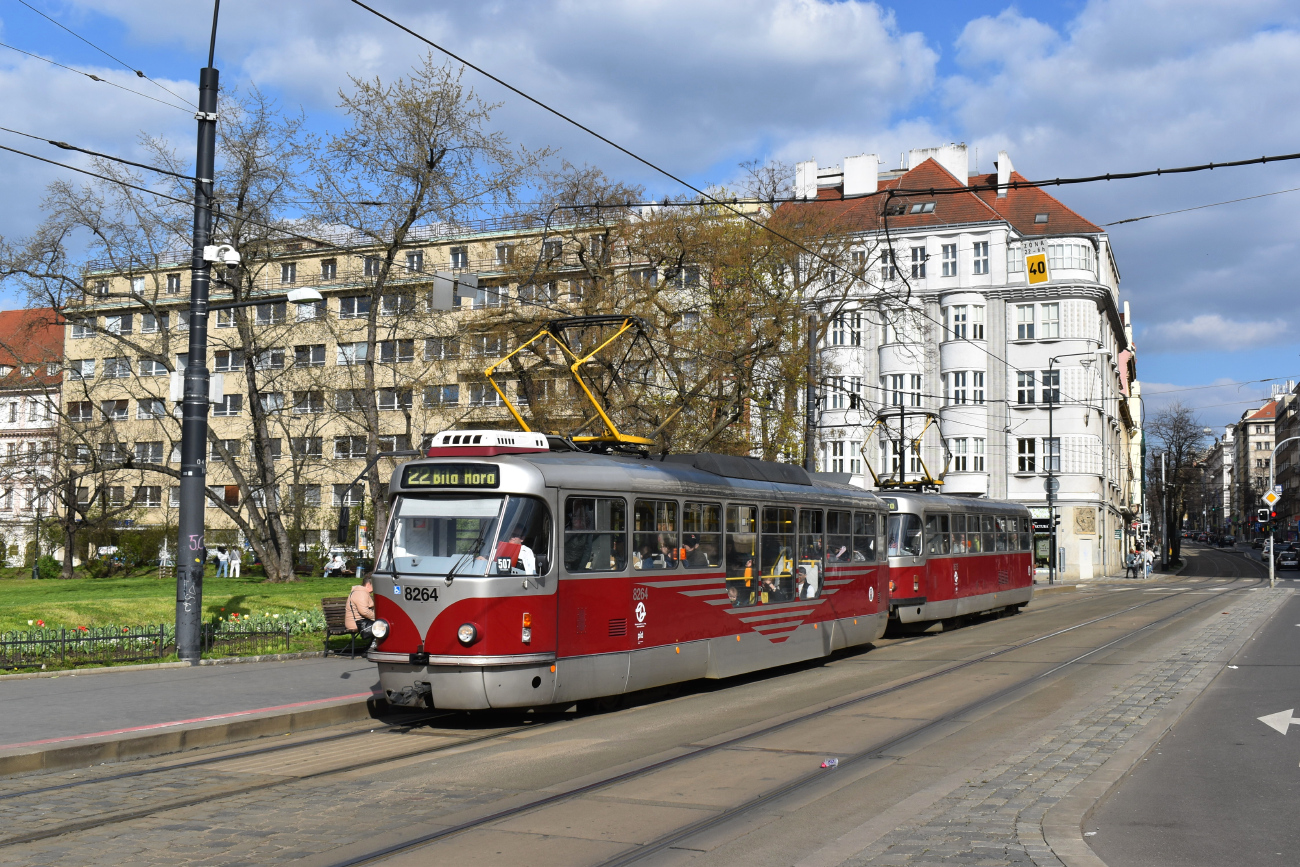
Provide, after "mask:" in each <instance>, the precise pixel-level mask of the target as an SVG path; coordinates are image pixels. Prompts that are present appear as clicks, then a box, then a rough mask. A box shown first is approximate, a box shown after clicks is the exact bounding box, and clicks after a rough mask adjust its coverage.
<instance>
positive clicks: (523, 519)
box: [377, 496, 551, 576]
mask: <svg viewBox="0 0 1300 867" xmlns="http://www.w3.org/2000/svg"><path fill="white" fill-rule="evenodd" d="M390 526H391V530H390V532H389V537H388V540H387V542H386V543H385V544H384V550H383V553H382V554H381V555H380V559H379V563H378V565H377V571H381V572H396V573H406V574H413V575H447V576H452V575H540V574H544V573H545V572H546V571H547V570H548V569H549V555H550V535H551V529H550V515H549V513H548V512H547V509H546V506H544V505H543V504H542V503H540V502H539V501H537V500H533V499H530V498H528V497H439V498H433V497H417V496H402V497H398V498H397V500H396V502H394V504H393V520H392V523H391V525H390Z"/></svg>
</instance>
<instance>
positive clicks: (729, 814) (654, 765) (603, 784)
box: [332, 578, 1262, 867]
mask: <svg viewBox="0 0 1300 867" xmlns="http://www.w3.org/2000/svg"><path fill="white" fill-rule="evenodd" d="M1253 583H1254V586H1258V585H1259V584H1260V583H1262V579H1258V578H1256V579H1255V580H1254V582H1253ZM1133 589H1144V588H1133ZM1171 589H1172V588H1171ZM1245 589H1248V588H1247V587H1238V586H1230V587H1227V588H1225V589H1224V590H1222V591H1219V592H1216V593H1213V594H1212V595H1209V596H1206V597H1204V598H1202V599H1198V600H1196V601H1195V602H1192V603H1191V604H1188V605H1185V606H1182V607H1181V608H1179V609H1178V610H1176V611H1174V612H1172V613H1170V614H1167V615H1164V616H1162V617H1159V618H1157V619H1155V620H1152V621H1150V622H1148V623H1145V624H1143V625H1141V626H1139V627H1137V628H1135V629H1132V630H1129V631H1127V632H1126V633H1125V634H1124V635H1121V636H1119V637H1117V638H1115V639H1112V640H1111V641H1108V642H1106V643H1104V644H1102V645H1100V646H1098V647H1094V648H1092V649H1090V650H1088V651H1086V652H1084V653H1081V654H1078V655H1076V656H1074V657H1073V658H1071V659H1069V660H1066V661H1064V662H1061V663H1059V664H1057V665H1054V666H1052V667H1051V668H1050V669H1048V670H1047V671H1044V672H1040V673H1038V674H1036V675H1033V676H1031V677H1028V678H1025V679H1023V680H1020V681H1018V682H1017V683H1014V684H1011V685H1009V686H1007V687H1005V688H1003V689H999V690H997V691H995V692H993V693H991V694H989V695H986V696H982V697H981V698H979V699H977V700H976V701H973V702H969V703H966V704H964V705H962V706H961V707H959V708H957V709H954V710H951V711H948V712H946V713H944V714H942V715H940V716H938V717H936V718H935V719H932V720H930V721H928V722H926V723H924V724H922V725H919V726H915V727H913V728H911V729H909V730H907V731H905V732H903V733H901V734H898V735H895V736H892V737H889V738H887V739H884V740H882V741H879V742H877V743H874V744H872V745H870V746H869V747H867V748H865V749H863V750H860V751H857V752H854V753H852V754H850V755H849V756H847V757H845V758H842V759H840V760H839V767H840V768H846V767H852V766H853V765H857V764H861V763H862V762H864V761H867V760H869V759H872V758H877V757H880V756H881V755H882V754H883V753H885V752H887V751H888V750H890V749H893V748H895V747H897V746H899V745H901V744H904V743H905V742H907V741H909V740H912V739H915V738H917V737H921V736H923V735H925V734H927V733H932V732H934V731H936V730H939V729H941V728H942V727H943V726H946V725H948V724H950V723H952V722H953V721H955V720H957V719H959V718H960V717H962V716H964V715H966V714H969V713H971V712H972V711H975V710H979V709H980V708H982V707H984V706H986V705H989V704H992V703H995V702H997V701H1000V700H1003V699H1006V698H1007V697H1009V696H1011V695H1012V694H1014V693H1016V692H1018V691H1021V690H1024V689H1026V688H1027V687H1030V686H1032V685H1033V684H1035V683H1037V682H1040V681H1042V680H1045V679H1046V678H1049V677H1051V676H1053V675H1055V674H1057V673H1058V672H1060V671H1062V670H1064V669H1067V668H1069V667H1071V666H1074V665H1077V664H1079V663H1080V662H1083V661H1085V660H1087V659H1088V658H1090V657H1092V656H1095V655H1096V654H1098V653H1102V652H1103V651H1105V650H1108V649H1110V648H1113V647H1115V646H1117V645H1119V644H1122V643H1124V642H1126V641H1129V640H1131V639H1133V638H1135V637H1136V636H1139V635H1141V634H1142V633H1145V632H1147V631H1148V630H1151V629H1153V628H1155V627H1158V626H1160V625H1162V624H1165V623H1168V622H1170V621H1172V620H1175V619H1177V618H1180V617H1182V616H1183V615H1185V614H1187V613H1188V612H1190V611H1192V610H1194V609H1196V608H1200V607H1202V606H1206V605H1209V604H1210V603H1215V602H1217V601H1218V600H1219V599H1220V598H1222V597H1223V596H1226V595H1228V594H1230V593H1237V592H1240V591H1242V590H1245ZM1179 592H1181V591H1179V590H1177V589H1174V590H1173V592H1171V593H1169V594H1165V595H1160V596H1157V597H1155V598H1152V599H1148V600H1145V601H1143V602H1140V603H1138V604H1136V605H1130V606H1127V607H1125V608H1122V609H1120V610H1118V611H1115V612H1112V613H1110V614H1106V615H1102V616H1099V617H1094V618H1091V619H1089V620H1086V621H1083V622H1081V623H1077V624H1073V625H1071V626H1069V627H1066V628H1063V629H1058V630H1055V631H1053V632H1050V633H1047V634H1045V635H1040V636H1036V637H1034V638H1032V639H1029V640H1026V641H1023V642H1018V643H1016V644H1013V645H1009V646H1007V647H1003V648H999V649H997V650H994V651H990V652H988V653H985V654H981V655H980V656H977V657H974V658H972V659H969V660H963V661H961V662H958V663H954V664H951V665H947V666H945V667H943V668H941V669H938V670H935V671H931V672H927V673H925V674H922V675H918V676H915V677H911V678H907V679H905V680H903V681H900V682H899V683H895V684H891V685H890V686H887V687H883V688H880V689H877V690H872V691H870V692H868V693H864V694H863V695H860V696H855V697H853V698H851V699H847V700H844V701H840V702H835V703H832V704H830V705H827V706H824V707H820V708H818V709H816V710H813V711H810V712H807V713H803V714H799V715H796V716H794V717H791V718H788V719H784V720H782V721H780V722H777V723H774V724H771V725H768V726H763V727H761V728H758V729H756V730H753V731H748V732H745V733H743V734H740V735H737V736H735V737H731V738H727V739H725V740H722V741H719V742H716V743H712V744H708V745H705V746H700V747H697V748H695V749H692V750H690V751H689V752H685V753H682V754H679V755H676V756H671V757H669V758H665V759H661V760H659V761H655V762H651V763H649V764H647V765H644V766H642V767H638V768H634V769H631V770H628V771H625V772H622V773H619V774H615V775H613V776H610V777H607V778H605V779H601V780H596V781H593V782H591V783H587V784H584V785H580V786H576V787H573V788H571V789H566V790H564V791H562V792H557V793H555V794H552V795H547V796H544V797H541V798H537V799H534V800H532V801H529V802H527V803H524V804H519V805H516V806H512V807H509V808H506V809H503V810H498V811H495V812H493V813H490V814H488V815H485V816H481V817H477V818H474V819H469V820H466V821H464V822H460V823H457V824H455V825H451V826H448V827H446V828H441V829H439V830H437V831H432V832H429V833H427V834H422V835H419V836H416V837H414V838H412V839H409V840H406V841H403V842H400V843H395V844H392V845H389V846H385V847H382V848H380V849H376V850H373V851H370V852H367V853H364V854H361V855H357V856H355V857H351V858H347V859H345V860H341V861H336V862H333V863H332V867H360V865H365V864H372V863H376V862H379V861H382V860H383V859H386V858H390V857H392V856H395V855H400V854H405V853H409V852H412V851H415V850H418V849H421V848H424V847H427V846H431V845H433V844H436V843H438V842H440V841H443V840H447V839H449V838H451V837H455V836H457V835H460V834H463V833H465V832H468V831H473V830H476V829H480V828H485V827H487V826H491V825H494V824H497V823H499V822H502V821H505V820H508V819H511V818H515V817H518V816H521V815H524V814H527V813H531V812H535V811H539V810H543V809H545V808H547V807H551V806H554V805H557V804H561V803H563V802H566V801H570V800H573V799H575V798H578V797H581V796H583V795H587V794H592V793H594V792H598V791H600V790H602V789H607V788H610V787H613V786H616V785H619V784H622V783H626V782H629V781H632V780H636V779H638V778H643V777H646V776H649V775H651V774H654V773H656V772H658V771H662V770H665V769H668V768H673V767H677V766H680V765H683V764H685V763H687V762H690V761H692V760H697V759H699V758H701V757H704V756H707V755H710V754H713V753H717V752H720V751H723V750H727V749H731V748H735V747H737V746H741V745H743V744H745V743H747V742H752V741H756V740H758V739H760V738H763V737H766V736H769V735H772V734H775V733H778V732H781V731H782V730H785V729H789V728H791V727H793V726H797V725H799V724H801V723H806V722H810V721H813V720H816V719H819V718H822V717H825V716H828V715H830V714H832V713H836V712H838V711H842V710H845V709H848V708H851V707H854V706H857V705H861V704H864V703H866V702H869V701H872V700H874V699H879V698H882V697H885V696H888V695H891V694H895V693H898V692H901V691H903V690H906V689H909V688H911V687H914V686H917V685H920V684H924V683H927V682H931V681H934V680H937V679H939V678H943V677H946V676H948V675H951V674H953V673H955V672H960V671H962V670H965V669H969V668H971V667H973V666H976V665H979V664H981V663H984V662H987V661H989V660H992V659H995V658H997V657H1000V656H1003V655H1005V654H1008V653H1011V652H1013V651H1016V650H1021V649H1024V648H1026V647H1031V646H1033V645H1035V644H1039V643H1040V642H1044V641H1048V640H1050V639H1052V638H1056V637H1059V636H1062V635H1066V634H1068V633H1072V632H1074V631H1075V630H1078V629H1082V628H1084V627H1087V626H1091V625H1093V624H1096V623H1101V622H1104V621H1107V620H1111V619H1113V618H1115V617H1119V616H1122V615H1124V614H1128V613H1131V612H1133V611H1136V610H1138V609H1142V608H1146V607H1148V606H1150V605H1155V604H1158V603H1160V602H1163V601H1167V600H1169V599H1170V598H1173V597H1174V596H1175V595H1177V593H1179ZM824 780H826V771H824V770H821V769H818V770H816V771H812V772H810V773H806V774H803V775H800V776H798V777H796V778H794V779H793V780H790V781H789V782H787V783H784V784H782V785H780V786H777V787H774V788H772V789H769V790H767V791H765V792H763V793H761V794H759V795H757V796H755V797H753V798H751V799H748V800H746V801H745V802H743V803H742V804H739V805H737V806H734V807H731V808H727V809H726V810H723V811H721V812H719V813H718V814H716V815H714V816H710V817H708V818H706V819H702V820H700V821H698V822H695V823H691V824H689V825H686V826H683V827H681V828H679V829H676V830H674V831H672V832H669V833H667V834H665V835H662V836H661V837H658V838H656V839H655V840H652V841H650V842H648V843H645V844H641V845H638V846H636V847H634V848H632V849H629V850H627V851H625V852H623V853H620V854H619V855H617V856H615V857H613V858H611V859H608V860H606V861H601V862H599V867H616V865H624V864H631V863H635V862H636V861H640V860H642V859H643V858H646V857H648V856H650V855H652V854H654V853H656V852H659V851H662V850H663V849H666V848H670V847H672V846H674V845H677V844H678V843H681V842H684V841H685V840H688V839H690V838H691V837H694V836H696V835H699V834H701V833H704V832H706V831H709V830H713V829H717V828H719V827H721V826H723V825H725V824H727V823H728V822H732V821H736V820H738V819H740V818H742V817H744V816H745V815H747V814H749V813H751V812H752V811H753V810H754V809H756V808H758V807H762V806H764V805H767V804H770V803H772V802H774V801H777V800H779V799H780V798H782V797H785V796H788V795H791V794H793V793H795V792H798V791H799V790H801V789H803V788H805V787H808V786H810V785H812V784H814V783H816V782H818V781H824Z"/></svg>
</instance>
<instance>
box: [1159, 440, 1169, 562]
mask: <svg viewBox="0 0 1300 867" xmlns="http://www.w3.org/2000/svg"><path fill="white" fill-rule="evenodd" d="M1165 454H1166V452H1161V453H1160V568H1161V569H1166V570H1167V569H1168V568H1169V492H1168V491H1167V490H1166V489H1165Z"/></svg>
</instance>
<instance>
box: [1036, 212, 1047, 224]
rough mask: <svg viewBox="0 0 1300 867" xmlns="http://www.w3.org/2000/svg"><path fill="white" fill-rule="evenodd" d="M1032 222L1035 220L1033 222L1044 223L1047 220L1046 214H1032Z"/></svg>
mask: <svg viewBox="0 0 1300 867" xmlns="http://www.w3.org/2000/svg"><path fill="white" fill-rule="evenodd" d="M1034 222H1035V223H1046V222H1047V214H1034Z"/></svg>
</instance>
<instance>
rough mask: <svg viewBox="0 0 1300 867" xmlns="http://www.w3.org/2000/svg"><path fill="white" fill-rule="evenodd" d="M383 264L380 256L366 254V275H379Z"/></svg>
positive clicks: (364, 268) (364, 267)
mask: <svg viewBox="0 0 1300 867" xmlns="http://www.w3.org/2000/svg"><path fill="white" fill-rule="evenodd" d="M382 264H383V263H382V262H381V261H380V259H379V257H378V256H366V257H365V265H364V266H363V270H364V272H365V276H367V277H378V276H379V272H380V269H381V266H382Z"/></svg>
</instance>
